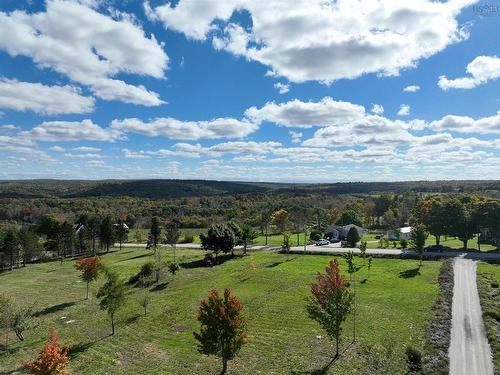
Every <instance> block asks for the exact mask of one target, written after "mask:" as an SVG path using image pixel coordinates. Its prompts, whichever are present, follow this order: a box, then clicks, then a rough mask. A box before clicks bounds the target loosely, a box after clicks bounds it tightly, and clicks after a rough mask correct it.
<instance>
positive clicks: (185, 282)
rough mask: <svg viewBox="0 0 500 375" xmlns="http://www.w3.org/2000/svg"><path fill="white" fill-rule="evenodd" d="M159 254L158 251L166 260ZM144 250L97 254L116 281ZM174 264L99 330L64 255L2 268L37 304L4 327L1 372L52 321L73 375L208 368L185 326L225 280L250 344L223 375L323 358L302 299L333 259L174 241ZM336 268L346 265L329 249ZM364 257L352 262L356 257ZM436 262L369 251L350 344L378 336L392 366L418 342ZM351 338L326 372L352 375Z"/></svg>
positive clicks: (145, 255)
mask: <svg viewBox="0 0 500 375" xmlns="http://www.w3.org/2000/svg"><path fill="white" fill-rule="evenodd" d="M169 251H170V250H165V251H164V257H165V259H170V258H171V253H170V252H169ZM149 254H150V253H149V252H147V251H145V250H144V249H126V250H122V251H121V252H118V251H116V252H113V253H110V254H108V255H104V256H103V261H104V263H105V264H106V265H107V266H109V267H111V268H112V269H114V270H116V271H117V272H119V274H120V276H121V277H123V278H127V279H128V277H130V276H131V275H133V274H135V273H136V272H137V271H138V269H139V268H140V266H141V264H143V263H144V262H145V261H147V260H149V259H150V258H151V256H150V255H149ZM177 254H178V258H179V260H180V262H181V263H182V267H183V268H182V269H181V271H180V272H179V274H177V276H176V277H175V280H172V279H171V277H170V276H168V275H164V276H163V280H162V281H161V282H160V285H158V286H156V287H151V288H150V289H149V290H150V291H149V293H151V296H152V300H151V303H150V306H149V312H148V315H147V316H143V312H142V308H141V307H140V306H139V303H138V301H139V297H140V296H141V294H142V293H144V290H142V289H137V288H130V289H129V290H128V292H127V302H126V305H125V306H124V308H123V309H122V310H121V311H119V313H118V314H117V333H116V335H115V336H114V337H111V336H109V333H110V323H109V320H108V317H107V315H106V314H105V313H104V312H102V311H101V310H99V308H98V301H97V300H96V299H95V297H94V295H95V292H96V291H97V288H98V286H99V284H101V283H102V282H103V280H99V281H98V282H96V283H95V284H92V285H91V291H92V294H93V296H92V298H91V299H90V300H84V299H83V298H84V296H85V284H84V283H81V282H79V278H78V273H77V271H75V270H74V269H73V264H72V262H69V261H67V262H65V263H64V264H62V265H61V264H60V263H59V262H51V263H45V264H40V265H32V266H29V267H27V268H25V269H19V270H15V271H14V272H10V273H3V274H0V291H2V292H5V293H8V294H9V295H11V296H15V297H16V298H17V299H19V300H21V301H23V302H24V303H36V308H37V310H38V311H40V315H39V317H38V318H36V327H35V328H34V329H32V330H30V331H28V332H26V340H25V341H24V342H19V341H17V340H16V339H15V337H14V335H11V336H10V339H9V340H10V345H9V352H8V353H6V352H0V369H2V371H4V372H2V373H7V374H14V373H21V372H18V371H21V370H22V369H21V368H20V360H21V359H22V358H29V359H34V358H35V356H36V354H37V351H38V350H39V349H40V348H41V347H42V346H43V344H44V342H45V341H46V338H47V337H48V333H49V327H50V326H55V327H56V328H57V331H58V333H59V336H60V338H61V340H62V342H63V343H70V344H72V345H73V346H74V349H73V358H72V362H71V366H70V370H71V371H72V373H74V374H141V373H143V374H217V373H218V372H219V371H220V364H219V359H218V358H214V357H206V356H203V355H200V354H199V353H198V352H197V350H196V342H195V340H194V338H193V331H195V330H198V329H199V325H198V322H197V321H196V313H197V308H198V305H199V300H200V298H203V297H204V296H206V295H207V294H208V292H209V290H210V289H212V288H217V289H222V288H224V287H229V288H231V289H232V290H233V292H234V293H235V294H236V295H237V296H238V297H240V298H241V300H242V302H243V303H244V305H245V308H244V312H245V315H246V317H247V319H248V332H249V335H250V338H251V343H250V344H248V345H246V346H245V347H244V348H243V349H242V351H241V353H240V355H239V356H238V358H236V359H235V360H234V361H232V362H231V363H230V365H229V373H233V374H258V373H261V374H271V373H272V374H290V373H296V374H308V373H314V371H316V370H318V369H319V368H321V367H322V366H323V365H324V364H326V363H328V362H329V360H330V359H331V357H332V353H333V346H332V342H330V341H329V340H328V339H326V338H325V337H324V335H325V334H324V332H323V331H322V330H321V329H320V328H319V326H318V325H317V323H315V322H314V321H311V320H310V319H309V318H308V317H307V314H306V311H305V298H306V296H308V295H309V288H310V284H311V282H312V281H314V279H315V273H316V272H317V271H322V270H324V267H325V266H326V264H327V262H328V261H329V260H330V259H331V257H327V256H313V255H305V256H302V255H300V256H297V255H296V256H290V259H289V261H287V258H286V255H282V254H276V253H268V252H256V253H253V254H251V255H248V256H245V257H236V258H234V259H230V260H228V261H226V262H225V263H223V264H222V265H219V266H217V267H214V268H205V267H199V266H198V263H197V261H198V260H199V259H201V257H202V256H203V253H202V252H201V251H198V250H178V251H177ZM339 260H340V263H341V268H342V270H346V265H345V262H344V261H343V259H342V258H339ZM357 261H358V263H360V264H362V261H361V259H359V258H357ZM439 266H440V262H431V261H430V262H425V263H424V266H423V268H422V269H421V270H420V271H418V268H417V261H413V260H396V259H374V261H373V265H372V269H371V271H370V272H368V270H367V269H366V267H363V268H362V269H361V270H360V271H359V272H358V276H357V278H358V280H365V279H367V280H366V281H365V282H364V283H357V291H358V313H357V316H358V319H357V327H358V328H357V330H358V347H360V346H363V345H365V344H377V345H386V346H389V347H390V348H391V349H393V350H395V353H396V354H397V355H398V358H399V360H400V361H401V363H402V362H403V361H404V359H403V358H402V357H399V356H402V354H403V352H404V350H405V347H406V345H408V344H412V345H414V346H415V347H417V348H419V349H421V348H422V342H423V336H424V332H425V325H426V321H427V319H428V318H429V314H430V311H431V310H430V307H431V305H432V303H433V301H434V299H435V296H436V291H437V275H438V271H439ZM352 324H353V323H352V319H351V318H349V320H348V321H347V322H346V323H345V336H344V339H343V341H342V345H343V347H344V348H345V347H346V346H347V344H348V342H350V341H351V339H352V335H351V327H352ZM353 348H354V347H351V349H350V350H349V351H347V352H346V353H345V354H344V355H343V356H342V357H341V359H340V361H338V362H336V363H335V364H334V365H333V366H332V367H331V368H330V371H329V372H328V373H331V374H351V373H353V372H354V370H353V369H355V368H357V367H356V366H360V361H361V359H362V357H361V356H359V355H356V351H355V350H354V349H353Z"/></svg>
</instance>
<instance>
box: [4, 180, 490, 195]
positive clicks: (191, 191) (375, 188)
mask: <svg viewBox="0 0 500 375" xmlns="http://www.w3.org/2000/svg"><path fill="white" fill-rule="evenodd" d="M263 192H274V193H284V194H312V193H325V194H370V193H383V192H390V193H395V194H401V193H404V192H429V193H451V192H481V193H486V194H491V195H497V196H498V195H500V181H495V180H489V181H473V180H468V181H459V180H457V181H403V182H339V183H328V184H291V183H252V182H230V181H210V180H104V181H79V180H26V181H24V180H23V181H0V198H50V197H52V198H78V197H102V196H108V197H123V196H128V197H135V198H150V199H166V198H180V197H203V196H214V195H224V194H247V193H263Z"/></svg>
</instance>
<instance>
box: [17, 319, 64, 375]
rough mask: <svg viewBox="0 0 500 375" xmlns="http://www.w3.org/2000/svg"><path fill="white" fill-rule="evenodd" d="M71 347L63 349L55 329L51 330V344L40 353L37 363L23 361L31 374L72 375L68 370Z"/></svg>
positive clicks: (46, 345)
mask: <svg viewBox="0 0 500 375" xmlns="http://www.w3.org/2000/svg"><path fill="white" fill-rule="evenodd" d="M70 349H71V346H66V347H63V348H61V344H60V342H59V338H58V337H57V334H56V330H55V328H51V329H50V338H49V342H48V343H47V344H45V346H44V347H43V349H42V350H41V351H40V355H39V356H38V358H37V359H36V360H35V362H28V361H22V364H23V366H24V367H25V368H26V371H27V372H28V373H29V374H34V375H70V373H69V372H68V371H67V370H66V366H67V365H68V364H69V361H70V359H71V358H70V356H69V351H70Z"/></svg>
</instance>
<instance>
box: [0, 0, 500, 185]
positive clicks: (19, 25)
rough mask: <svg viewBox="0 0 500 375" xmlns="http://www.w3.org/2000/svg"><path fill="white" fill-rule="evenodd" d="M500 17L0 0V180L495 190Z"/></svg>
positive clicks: (394, 1)
mask: <svg viewBox="0 0 500 375" xmlns="http://www.w3.org/2000/svg"><path fill="white" fill-rule="evenodd" d="M499 7H500V2H495V1H493V2H481V1H468V0H450V1H442V2H438V1H427V0H414V1H411V2H402V1H398V0H391V1H371V0H366V1H365V0H360V1H352V0H337V1H325V0H296V1H294V2H289V1H285V0H280V1H274V0H267V1H261V0H253V1H251V0H228V1H217V0H178V1H172V2H169V1H165V0H151V1H143V0H127V1H111V0H46V1H42V0H40V1H35V0H31V1H18V0H3V1H2V2H1V3H0V180H2V179H32V178H60V179H137V178H174V179H192V178H195V179H212V180H213V179H215V180H232V181H236V180H239V181H270V182H337V181H341V182H342V181H398V180H442V179H500V50H499V47H500V10H499Z"/></svg>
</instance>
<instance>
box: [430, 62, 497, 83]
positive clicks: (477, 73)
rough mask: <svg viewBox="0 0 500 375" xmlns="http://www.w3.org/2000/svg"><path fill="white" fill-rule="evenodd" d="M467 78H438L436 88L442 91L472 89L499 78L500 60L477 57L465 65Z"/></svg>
mask: <svg viewBox="0 0 500 375" xmlns="http://www.w3.org/2000/svg"><path fill="white" fill-rule="evenodd" d="M466 71H467V73H469V75H470V76H469V77H461V78H456V79H451V80H450V79H448V78H446V76H444V75H443V76H440V77H439V81H438V86H439V87H441V89H443V90H449V89H472V88H474V87H476V86H479V85H482V84H485V83H486V82H488V81H492V80H495V79H497V78H499V77H500V58H499V57H496V56H478V57H476V58H475V59H474V60H472V62H470V63H469V64H468V65H467V68H466Z"/></svg>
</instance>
